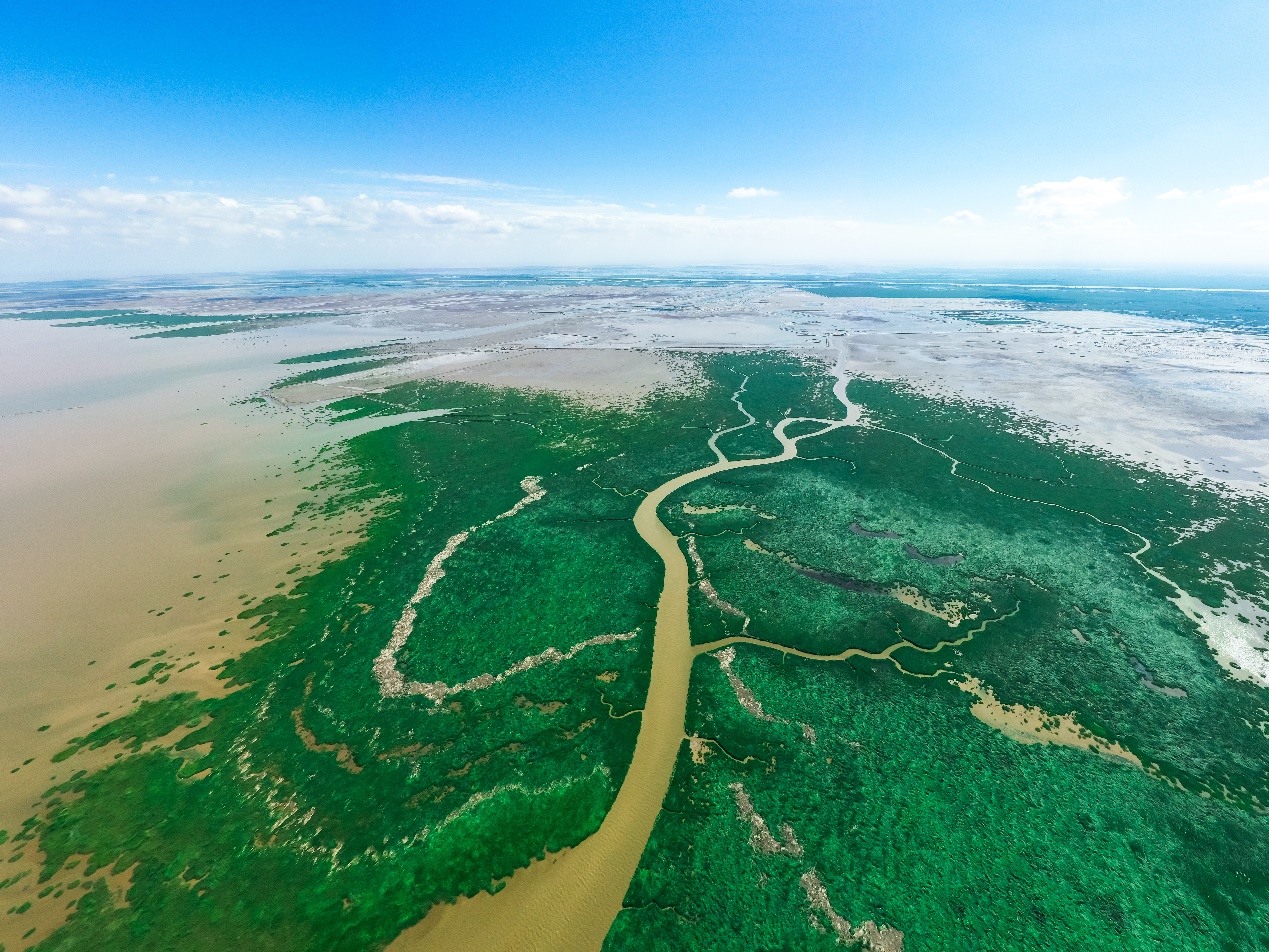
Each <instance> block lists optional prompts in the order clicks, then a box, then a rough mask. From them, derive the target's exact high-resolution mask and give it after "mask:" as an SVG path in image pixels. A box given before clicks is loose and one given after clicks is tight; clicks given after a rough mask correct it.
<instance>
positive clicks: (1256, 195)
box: [1221, 176, 1269, 205]
mask: <svg viewBox="0 0 1269 952" xmlns="http://www.w3.org/2000/svg"><path fill="white" fill-rule="evenodd" d="M1266 203H1269V176H1266V177H1265V178H1262V179H1256V181H1254V182H1252V183H1251V184H1250V185H1235V186H1234V187H1233V188H1231V189H1230V190H1229V196H1228V197H1227V198H1226V199H1225V200H1224V201H1223V202H1221V204H1222V205H1262V204H1266Z"/></svg>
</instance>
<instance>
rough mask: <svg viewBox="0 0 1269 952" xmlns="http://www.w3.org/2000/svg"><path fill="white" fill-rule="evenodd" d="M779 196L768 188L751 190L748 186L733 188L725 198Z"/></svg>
mask: <svg viewBox="0 0 1269 952" xmlns="http://www.w3.org/2000/svg"><path fill="white" fill-rule="evenodd" d="M779 194H780V193H779V192H777V191H775V190H773V189H769V188H752V187H749V186H742V187H740V188H733V189H732V190H731V191H730V192H728V193H727V197H728V198H774V197H775V196H777V195H779Z"/></svg>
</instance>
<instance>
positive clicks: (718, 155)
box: [0, 0, 1269, 280]
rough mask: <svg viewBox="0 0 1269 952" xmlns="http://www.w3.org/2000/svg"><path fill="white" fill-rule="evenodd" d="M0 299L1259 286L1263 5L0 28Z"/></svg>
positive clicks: (706, 11) (1005, 2) (930, 1)
mask: <svg viewBox="0 0 1269 952" xmlns="http://www.w3.org/2000/svg"><path fill="white" fill-rule="evenodd" d="M0 24H3V29H0V279H3V280H21V279H26V278H60V277H89V276H115V275H128V274H155V273H164V272H172V271H181V272H189V271H223V270H267V269H276V268H344V267H347V268H365V267H372V268H377V267H384V268H392V267H417V268H430V267H462V266H469V267H515V266H527V265H597V266H603V265H710V264H717V265H728V264H747V265H763V264H770V265H799V266H812V267H823V268H827V269H831V268H845V267H851V266H887V265H894V266H903V265H921V266H961V265H993V266H994V265H1010V264H1015V265H1020V266H1022V265H1025V266H1037V265H1039V266H1068V265H1070V266H1089V265H1091V266H1119V265H1150V266H1202V267H1207V268H1213V267H1214V268H1224V267H1228V268H1241V269H1249V268H1250V269H1260V270H1264V271H1269V55H1266V53H1265V49H1266V46H1267V38H1269V2H1265V0H1183V2H1182V0H1048V2H1039V0H975V2H973V3H965V2H963V0H961V2H946V0H834V2H828V0H787V2H783V3H771V2H765V3H758V2H711V0H697V2H650V0H625V2H622V3H620V4H618V3H595V2H593V0H592V2H589V3H582V2H562V3H538V4H530V3H524V2H489V0H469V2H467V3H463V4H455V3H433V2H425V0H415V2H396V0H362V2H359V3H356V4H351V3H347V2H328V0H306V2H304V3H297V2H296V3H292V2H286V3H284V2H276V0H256V2H252V3H244V2H237V0H226V2H220V3H205V4H174V3H171V2H164V3H156V2H149V3H146V2H135V0H111V2H109V3H107V2H100V0H99V2H84V0H63V2H58V3H32V2H29V0H0Z"/></svg>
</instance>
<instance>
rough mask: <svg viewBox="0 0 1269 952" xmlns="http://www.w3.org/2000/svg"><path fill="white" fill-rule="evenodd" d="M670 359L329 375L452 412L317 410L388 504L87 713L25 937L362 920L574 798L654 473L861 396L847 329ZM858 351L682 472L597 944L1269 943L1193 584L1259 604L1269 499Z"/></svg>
mask: <svg viewBox="0 0 1269 952" xmlns="http://www.w3.org/2000/svg"><path fill="white" fill-rule="evenodd" d="M377 353H378V351H375V352H373V353H372V352H370V351H367V352H365V353H362V352H356V353H354V352H351V351H350V352H347V353H342V352H341V353H340V354H339V356H340V357H347V358H361V357H373V356H375V355H376V354H377ZM321 359H331V358H330V357H329V356H322V358H321ZM386 359H393V358H390V357H386V358H377V359H376V360H375V361H374V363H376V364H377V363H378V362H379V361H380V360H386ZM684 359H688V358H684ZM690 359H691V360H693V361H694V362H695V364H696V367H697V370H698V373H696V374H694V375H691V376H690V379H692V380H693V381H694V382H693V383H692V384H691V385H690V386H689V385H686V384H685V385H683V386H680V387H678V388H664V389H662V390H659V391H657V392H655V393H654V394H653V395H652V396H650V397H648V398H646V399H645V400H643V401H641V402H639V403H638V404H634V405H629V406H624V407H621V406H618V407H609V408H605V409H597V408H595V407H593V406H587V405H585V404H582V403H578V402H574V401H567V400H564V399H562V398H560V397H558V396H555V395H552V394H550V393H547V392H534V391H521V392H517V391H513V390H507V389H491V388H484V387H478V386H474V385H470V384H461V383H448V382H444V381H438V380H431V381H426V382H411V383H403V384H398V385H395V386H392V387H389V388H388V389H386V390H382V391H379V392H376V393H374V394H373V395H371V394H367V395H363V396H355V397H351V398H348V399H344V400H341V401H338V402H336V403H333V404H330V405H328V406H327V407H326V408H325V410H324V413H325V414H326V415H327V417H328V418H329V419H331V420H351V419H358V418H363V417H369V416H377V417H384V418H385V421H384V422H385V423H390V422H391V417H392V416H393V415H396V414H400V413H416V412H417V411H427V410H448V411H449V412H448V413H446V414H444V415H438V416H434V417H431V418H429V419H425V420H418V419H414V420H411V422H406V423H400V424H398V425H387V426H384V427H383V428H380V429H377V430H374V431H372V432H368V433H365V434H363V435H361V436H358V437H355V438H353V439H350V440H348V441H347V442H346V443H344V444H342V445H341V446H340V447H339V448H338V454H339V455H340V460H341V465H340V467H339V468H338V470H337V472H338V475H337V476H336V477H332V478H333V479H336V480H337V484H335V485H327V486H324V487H322V491H323V496H322V498H324V499H328V500H329V501H328V502H326V503H324V505H326V506H327V507H329V508H330V510H331V511H332V512H334V511H336V510H338V509H339V508H340V507H351V506H357V505H365V504H367V503H373V505H372V506H371V507H370V509H371V511H372V513H373V514H372V516H371V517H370V520H369V522H368V524H367V528H366V530H365V538H364V540H363V541H362V542H360V543H359V544H357V545H356V546H354V547H352V548H351V549H349V550H348V551H346V552H345V553H344V554H343V555H342V556H341V557H340V558H338V559H335V560H333V561H330V562H328V563H327V564H325V565H323V566H322V567H321V568H320V569H319V570H318V571H316V572H315V573H314V574H312V575H310V576H309V577H307V578H305V579H303V580H301V581H300V582H299V583H298V584H297V585H296V586H294V587H293V588H292V589H290V590H289V591H288V592H287V593H286V594H285V595H275V596H272V597H267V598H265V599H263V600H262V601H260V602H259V603H258V604H255V605H253V607H251V608H249V609H247V610H246V612H245V613H244V614H246V615H248V616H249V617H250V618H253V619H255V623H256V625H257V627H256V629H255V632H256V635H257V637H258V641H259V643H258V644H257V645H255V646H254V647H253V648H252V649H251V650H249V651H248V652H246V653H245V654H244V655H242V656H241V657H240V658H238V659H237V660H235V661H233V662H231V663H227V664H225V665H224V666H223V668H222V669H221V672H220V675H221V677H222V678H223V679H224V680H225V681H226V682H228V684H229V685H230V687H231V688H232V689H231V690H230V691H228V693H226V694H224V695H223V696H221V697H216V698H200V697H198V696H195V695H192V694H188V693H182V694H174V695H172V696H169V697H167V698H163V699H159V700H155V701H150V702H146V703H143V704H141V705H140V706H138V707H136V708H135V709H134V710H133V712H132V713H130V714H128V715H126V716H125V717H123V718H120V719H116V720H113V721H106V722H104V723H103V724H102V726H101V727H100V728H99V729H98V730H97V731H95V732H94V733H93V734H90V735H88V736H87V737H83V738H77V739H75V740H73V741H71V742H70V743H68V745H67V747H66V750H65V751H63V753H62V754H60V755H59V757H61V758H63V760H64V761H65V763H66V765H67V766H74V763H75V760H76V758H79V757H83V756H86V754H85V753H84V752H85V751H86V750H89V749H93V748H101V749H106V750H114V751H115V752H116V753H118V754H120V756H119V757H117V758H116V759H114V760H112V761H109V762H108V765H107V766H105V767H97V769H92V770H87V771H85V772H76V774H75V775H74V776H73V777H72V779H70V780H68V781H66V782H64V783H62V784H60V785H59V786H57V787H55V788H54V789H52V790H50V791H48V793H47V794H46V796H45V798H44V799H43V800H42V802H41V804H40V807H39V810H38V811H37V813H36V814H35V815H34V816H33V817H32V820H31V821H30V822H29V823H28V824H27V826H26V827H25V828H24V829H23V830H21V831H12V835H11V836H10V840H11V842H10V843H8V844H6V846H5V847H4V848H5V849H8V850H10V851H11V854H12V855H18V854H19V853H21V852H23V851H28V852H29V851H36V850H38V851H39V855H40V856H41V871H40V873H39V876H40V877H41V878H42V879H43V880H44V881H45V882H46V887H45V888H46V889H47V894H46V895H48V896H55V897H58V899H59V900H61V901H64V902H65V903H66V904H67V907H68V909H69V910H70V915H69V918H68V920H67V921H66V923H65V925H64V926H62V927H61V928H60V929H58V930H57V931H56V932H54V933H53V934H52V935H51V936H49V937H48V938H46V939H44V940H43V941H41V942H40V944H39V946H38V948H39V949H41V950H63V949H66V950H71V949H93V950H99V949H100V950H110V949H128V950H136V952H141V950H167V949H173V948H178V947H179V948H183V949H187V950H198V949H208V950H211V949H218V950H219V949H225V948H256V949H276V950H290V949H297V950H298V949H314V950H317V949H321V950H343V949H347V950H354V949H355V950H361V949H374V948H382V947H385V946H386V945H387V944H389V943H390V942H391V941H392V940H393V939H394V938H395V937H396V936H397V935H398V934H399V933H400V932H401V930H402V929H403V928H405V927H406V926H408V925H410V924H412V923H414V922H417V921H418V920H419V919H420V918H422V917H423V916H424V915H425V914H426V913H427V911H428V910H429V908H431V907H433V906H434V905H435V904H437V903H442V902H445V901H448V900H452V899H454V898H455V897H457V896H460V895H471V894H474V893H476V892H479V891H480V890H482V889H486V888H489V887H490V886H491V885H492V884H494V882H495V881H496V880H499V879H501V878H503V877H506V876H508V875H511V874H512V873H514V872H515V870H517V869H518V868H521V867H523V866H525V865H527V864H528V863H529V862H530V861H531V860H532V859H534V858H535V857H541V856H543V855H544V854H545V853H548V852H555V851H558V850H560V849H563V848H565V847H569V846H573V845H576V844H577V843H579V842H580V841H582V840H583V839H584V838H585V837H586V836H587V835H589V834H590V833H592V832H594V831H595V830H596V829H597V828H598V826H599V824H600V822H601V821H602V819H603V817H604V815H605V813H606V811H607V809H608V807H609V806H610V804H611V803H612V801H613V799H614V797H615V796H616V793H617V791H618V790H619V789H620V787H621V784H622V782H623V780H624V778H625V773H626V770H627V767H628V765H629V762H630V758H631V755H632V752H633V749H634V744H635V740H636V738H637V736H638V731H639V721H640V718H639V710H640V708H641V706H642V704H643V701H644V696H645V693H646V689H647V684H648V678H649V671H650V667H651V660H652V647H653V632H654V619H655V614H656V603H657V599H658V597H659V594H660V590H661V581H662V566H661V564H660V562H659V561H658V560H657V558H656V557H655V554H654V553H653V552H652V551H651V550H650V549H648V548H647V546H646V545H645V544H644V543H643V541H642V540H641V539H640V537H639V535H638V534H637V533H636V531H635V529H634V527H633V524H632V521H631V520H632V517H633V515H634V512H635V509H636V508H637V507H638V505H639V502H640V501H641V499H642V496H643V493H644V492H645V491H647V490H650V489H652V488H653V487H655V486H657V485H659V484H661V483H663V482H665V481H666V480H668V479H669V478H671V477H673V476H675V475H677V474H679V473H684V472H688V471H690V470H694V469H697V468H700V467H701V466H704V465H706V464H708V463H710V462H712V461H713V460H714V458H715V457H714V453H713V451H712V450H711V449H710V447H709V446H708V445H707V441H708V439H709V437H710V436H711V434H712V433H714V432H715V431H718V430H721V429H723V428H730V427H739V426H741V425H742V424H745V423H746V421H747V419H748V418H749V416H750V415H751V416H752V418H753V421H754V422H753V423H752V424H751V425H748V426H743V428H740V429H735V430H733V431H732V432H729V433H726V434H724V435H722V436H720V437H719V439H718V441H717V442H718V447H719V449H720V450H721V451H722V452H724V453H725V454H726V455H727V456H728V457H730V458H732V459H739V458H744V457H760V456H770V455H773V454H774V453H776V452H778V450H779V446H778V444H777V443H776V441H775V438H774V437H773V434H772V432H771V428H772V427H773V426H774V425H775V424H777V423H778V422H779V421H780V420H781V419H783V418H784V417H787V416H807V417H818V418H840V417H843V416H844V415H845V408H844V407H843V406H842V404H841V403H840V401H839V400H838V398H837V396H835V395H834V392H833V385H834V382H835V379H834V377H833V375H832V373H831V372H830V366H831V360H828V359H824V360H821V359H819V358H813V359H812V358H807V359H799V358H795V357H793V356H790V355H788V354H784V353H779V352H767V353H752V354H720V355H716V356H711V357H699V356H697V357H692V358H690ZM291 362H292V363H303V362H304V361H300V360H293V361H291ZM363 363H367V361H360V362H353V363H351V364H348V365H345V366H349V367H352V368H354V369H359V368H360V367H361V365H362V364H363ZM317 372H318V373H320V374H322V377H323V379H324V378H325V377H326V375H327V371H326V370H325V369H322V370H319V371H317ZM305 373H307V374H309V375H311V374H312V373H314V371H306V372H301V374H300V376H298V377H296V378H292V380H293V381H295V382H302V381H303V380H306V379H309V378H308V377H304V376H303V375H304V374H305ZM685 379H686V378H685ZM284 382H285V381H284ZM847 392H848V394H849V397H850V399H851V400H852V401H853V402H854V403H856V404H858V405H860V406H862V407H863V408H864V413H865V416H864V424H863V425H860V426H849V427H841V428H838V429H835V430H833V431H831V432H829V433H826V434H825V435H823V436H818V437H814V438H811V439H807V440H805V441H803V442H802V443H801V444H800V446H799V458H797V459H791V460H788V461H787V462H784V463H781V464H779V465H772V466H763V467H755V468H752V469H743V470H735V471H731V472H727V473H720V474H718V475H717V476H715V477H713V478H712V479H708V480H703V481H700V482H697V483H693V484H691V485H689V486H688V487H686V488H684V489H682V490H680V491H679V492H678V493H676V494H674V495H672V496H671V497H670V498H669V499H668V500H667V502H666V503H665V505H664V506H663V508H662V511H661V519H662V521H663V522H664V523H665V524H666V526H668V527H669V528H670V529H671V531H673V532H674V533H675V534H676V535H678V536H679V537H680V544H681V546H682V547H683V550H684V552H685V553H686V554H687V556H688V560H689V565H690V566H692V575H691V580H692V589H691V592H690V601H689V604H690V612H691V616H690V617H691V625H692V638H693V642H694V643H695V644H697V645H698V646H700V648H701V651H700V653H699V654H698V655H697V657H696V660H695V662H694V666H693V670H692V683H691V693H690V695H689V700H688V717H687V723H686V724H685V738H684V743H683V745H682V747H681V749H680V752H679V757H678V763H677V768H676V772H675V776H674V779H673V781H672V784H671V788H670V792H669V795H668V797H667V799H666V801H665V805H664V809H663V811H662V813H661V816H660V818H659V820H658V822H657V826H656V828H655V830H654V832H653V834H652V838H651V841H650V842H649V844H648V847H647V849H646V851H645V852H644V855H643V861H642V864H641V866H640V869H639V872H638V873H637V875H636V877H635V879H634V881H633V882H632V883H631V887H630V891H629V893H628V895H627V897H626V903H625V906H626V908H625V910H624V911H623V912H622V913H621V914H620V915H619V916H618V918H617V920H616V922H615V924H614V926H613V929H612V930H611V932H610V933H609V936H608V939H607V942H606V944H605V949H608V950H613V952H615V950H625V949H649V948H658V949H659V948H664V949H740V948H746V949H749V948H754V949H782V948H791V949H792V948H797V949H807V948H830V947H837V946H842V945H844V946H848V947H849V946H854V947H862V948H871V949H874V950H893V949H899V948H906V949H908V950H923V949H930V950H934V949H938V950H942V949H947V950H952V949H966V950H968V949H984V948H991V949H998V950H1008V949H1036V950H1049V949H1071V950H1076V949H1080V950H1087V949H1103V948H1104V949H1137V948H1142V949H1145V948H1151V949H1156V948H1186V949H1230V950H1233V949H1251V948H1261V947H1269V912H1267V910H1269V872H1267V871H1269V818H1267V817H1266V816H1265V811H1266V809H1269V775H1267V772H1266V768H1269V736H1267V730H1269V728H1267V725H1269V703H1267V696H1266V694H1265V688H1263V687H1261V686H1259V685H1258V684H1256V683H1254V681H1252V680H1248V679H1245V678H1244V677H1242V675H1245V674H1246V672H1245V671H1243V670H1241V669H1238V668H1234V667H1231V666H1230V665H1229V664H1228V663H1224V664H1222V663H1221V661H1220V660H1218V659H1217V658H1216V657H1215V656H1214V655H1213V652H1212V650H1211V647H1210V646H1209V643H1208V640H1207V638H1206V637H1205V634H1204V632H1203V631H1201V630H1200V628H1199V626H1198V625H1196V624H1195V621H1194V620H1193V618H1191V617H1190V616H1188V615H1187V614H1185V613H1184V612H1183V611H1182V610H1181V609H1180V608H1179V607H1178V605H1177V604H1174V602H1173V601H1171V600H1170V599H1172V598H1175V597H1178V591H1179V590H1184V591H1185V592H1188V593H1189V594H1191V595H1193V596H1195V597H1197V598H1200V599H1202V600H1203V601H1204V602H1206V604H1207V605H1209V606H1212V607H1213V608H1218V607H1219V606H1220V605H1221V604H1222V602H1223V601H1224V600H1227V599H1229V598H1230V597H1231V593H1232V594H1233V595H1236V596H1238V597H1241V598H1242V599H1244V602H1240V603H1239V604H1244V603H1245V604H1249V605H1260V606H1263V605H1265V603H1266V599H1267V597H1269V575H1267V574H1266V567H1267V562H1266V557H1267V555H1269V553H1266V551H1265V550H1266V546H1267V545H1269V543H1267V542H1266V527H1267V526H1269V512H1267V510H1266V507H1265V505H1264V504H1263V503H1262V502H1259V501H1256V500H1252V499H1248V498H1239V497H1229V496H1228V495H1225V494H1222V493H1220V492H1218V491H1216V490H1215V489H1214V488H1211V487H1206V486H1203V485H1196V484H1187V483H1183V482H1180V481H1178V480H1176V479H1173V478H1171V477H1168V476H1164V475H1161V474H1159V473H1157V472H1153V471H1150V470H1147V469H1143V468H1140V467H1136V466H1130V465H1127V464H1124V463H1121V462H1117V461H1115V460H1112V459H1109V458H1107V457H1105V456H1104V455H1098V454H1094V453H1091V452H1086V451H1082V450H1080V449H1078V448H1076V447H1072V446H1070V445H1068V444H1065V443H1062V442H1059V441H1056V440H1054V439H1053V438H1051V436H1050V435H1049V434H1048V433H1047V432H1046V431H1044V430H1043V429H1042V428H1040V427H1038V426H1036V425H1034V424H1031V423H1029V422H1028V421H1026V420H1024V419H1020V418H1018V417H1016V416H1012V415H1010V414H1008V413H1006V412H1004V411H1000V410H996V409H992V408H984V407H981V406H973V405H968V404H963V403H957V402H954V401H940V400H935V399H932V398H930V397H927V396H922V395H919V394H917V393H915V392H912V391H909V390H906V389H904V388H903V387H902V386H897V385H895V384H890V383H881V382H877V381H870V380H865V379H855V380H851V381H850V382H849V384H848V387H847ZM733 394H735V399H733ZM796 432H797V431H796V430H795V431H794V433H795V435H796ZM275 531H279V530H275ZM280 531H297V532H298V531H303V529H302V527H301V523H299V522H297V523H295V524H294V528H291V529H288V527H285V526H284V527H283V529H282V530H280ZM1145 542H1148V543H1150V545H1149V547H1145V546H1144V545H1143V543H1145ZM1148 570H1152V571H1153V572H1154V573H1155V574H1151V571H1148ZM1173 583H1174V584H1173ZM1175 586H1179V587H1180V589H1179V590H1178V588H1177V587H1175ZM1243 621H1244V622H1246V623H1247V627H1248V630H1251V631H1254V628H1255V623H1256V619H1254V618H1244V619H1243ZM781 649H791V652H792V653H791V652H790V651H785V650H781ZM852 649H858V650H860V651H862V652H864V653H859V652H858V651H856V652H854V653H852ZM869 655H871V656H872V657H869ZM0 895H2V892H0ZM11 914H12V915H22V914H23V912H21V911H18V910H17V909H15V910H13V911H12V912H11ZM900 933H902V935H900Z"/></svg>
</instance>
